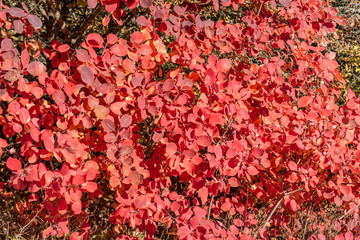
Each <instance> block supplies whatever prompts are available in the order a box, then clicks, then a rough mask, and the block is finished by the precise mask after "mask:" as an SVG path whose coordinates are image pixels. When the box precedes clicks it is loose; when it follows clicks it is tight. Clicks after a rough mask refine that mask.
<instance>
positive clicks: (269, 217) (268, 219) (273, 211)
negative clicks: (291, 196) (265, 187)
mask: <svg viewBox="0 0 360 240" xmlns="http://www.w3.org/2000/svg"><path fill="white" fill-rule="evenodd" d="M285 194H286V193H285ZM285 194H283V195H282V196H281V198H280V199H279V201H278V202H277V204H276V205H275V207H274V208H273V209H272V210H271V213H270V215H269V216H268V217H267V219H266V221H265V223H264V225H263V226H262V228H265V227H266V224H267V223H268V222H269V221H270V219H271V217H272V215H273V214H274V213H275V211H276V209H277V208H278V207H279V205H280V203H281V201H282V200H283V199H284V197H285ZM259 231H260V229H259V230H258V231H257V233H256V234H255V236H257V235H258V233H259Z"/></svg>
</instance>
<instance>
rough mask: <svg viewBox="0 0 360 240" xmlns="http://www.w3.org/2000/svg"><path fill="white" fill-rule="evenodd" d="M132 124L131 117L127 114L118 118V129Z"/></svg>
mask: <svg viewBox="0 0 360 240" xmlns="http://www.w3.org/2000/svg"><path fill="white" fill-rule="evenodd" d="M131 123H132V117H131V116H130V115H129V114H125V115H122V116H121V118H120V127H123V128H126V127H128V126H130V124H131Z"/></svg>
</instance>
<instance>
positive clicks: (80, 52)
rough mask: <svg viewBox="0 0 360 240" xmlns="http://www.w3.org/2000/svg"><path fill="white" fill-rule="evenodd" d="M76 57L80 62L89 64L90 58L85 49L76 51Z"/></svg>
mask: <svg viewBox="0 0 360 240" xmlns="http://www.w3.org/2000/svg"><path fill="white" fill-rule="evenodd" d="M76 57H77V59H79V60H80V61H81V62H90V56H89V54H88V52H87V51H86V50H85V49H78V50H76Z"/></svg>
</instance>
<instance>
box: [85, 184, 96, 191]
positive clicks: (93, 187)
mask: <svg viewBox="0 0 360 240" xmlns="http://www.w3.org/2000/svg"><path fill="white" fill-rule="evenodd" d="M84 187H85V189H86V190H87V191H88V192H91V193H92V192H95V191H96V190H97V189H98V185H97V184H96V183H95V182H87V183H86V184H85V186H84Z"/></svg>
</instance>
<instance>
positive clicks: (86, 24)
mask: <svg viewBox="0 0 360 240" xmlns="http://www.w3.org/2000/svg"><path fill="white" fill-rule="evenodd" d="M101 9H102V5H101V4H98V5H97V6H96V8H95V9H94V10H93V12H92V13H91V14H90V15H89V16H88V17H87V19H86V20H85V21H84V22H83V23H82V24H81V26H80V30H79V31H78V34H77V36H76V37H75V38H73V39H71V46H72V47H75V46H76V44H77V42H78V41H79V40H80V39H81V37H82V36H83V34H84V32H85V31H86V30H87V28H88V27H89V25H90V23H91V22H92V21H93V20H94V19H95V17H96V15H98V13H99V12H100V11H101Z"/></svg>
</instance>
